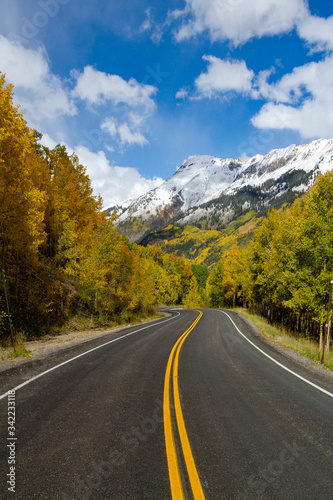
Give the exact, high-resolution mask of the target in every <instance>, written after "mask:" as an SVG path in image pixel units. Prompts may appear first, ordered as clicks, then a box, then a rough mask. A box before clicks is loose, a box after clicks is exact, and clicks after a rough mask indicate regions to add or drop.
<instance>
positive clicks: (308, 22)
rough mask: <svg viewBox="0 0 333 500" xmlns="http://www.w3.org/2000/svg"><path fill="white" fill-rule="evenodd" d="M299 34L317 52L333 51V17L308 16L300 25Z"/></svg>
mask: <svg viewBox="0 0 333 500" xmlns="http://www.w3.org/2000/svg"><path fill="white" fill-rule="evenodd" d="M298 33H299V36H300V37H301V38H303V39H304V40H306V41H307V42H308V43H309V45H311V46H312V47H313V50H316V51H332V50H333V16H331V17H328V18H327V19H325V18H322V17H317V16H311V15H307V16H305V17H304V18H303V19H302V20H301V21H300V22H299V23H298Z"/></svg>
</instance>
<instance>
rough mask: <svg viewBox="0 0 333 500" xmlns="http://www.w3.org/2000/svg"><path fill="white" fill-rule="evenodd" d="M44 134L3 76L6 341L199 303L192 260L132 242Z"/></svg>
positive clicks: (1, 235)
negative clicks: (44, 143)
mask: <svg viewBox="0 0 333 500" xmlns="http://www.w3.org/2000/svg"><path fill="white" fill-rule="evenodd" d="M40 139H41V134H39V133H37V132H36V131H35V130H32V129H30V128H29V127H28V126H27V124H26V122H25V120H24V118H23V114H22V113H21V112H20V110H19V107H15V106H14V105H13V87H12V86H11V85H7V86H6V84H5V78H4V75H1V74H0V268H1V273H2V270H3V273H2V276H1V281H0V344H1V343H2V344H6V343H8V339H9V338H10V339H11V342H12V343H13V341H15V339H16V342H15V343H16V346H15V350H16V351H18V350H19V349H20V350H22V347H21V342H20V341H19V339H21V338H36V337H38V336H42V335H44V334H46V333H52V332H56V331H61V330H64V329H66V328H75V327H76V326H77V327H78V328H80V326H81V325H82V324H89V327H90V328H91V327H93V326H106V325H110V324H124V323H129V322H133V321H140V320H142V319H143V318H147V317H151V316H152V315H154V314H155V306H156V305H160V304H166V305H168V304H182V303H187V304H191V303H193V301H195V300H197V298H198V286H197V281H196V279H195V277H194V275H193V272H192V270H191V265H190V262H189V261H187V260H185V259H182V258H180V257H175V256H173V255H168V254H164V253H163V252H162V251H161V250H160V249H158V248H153V247H150V246H148V247H147V248H143V247H140V246H138V245H131V244H130V243H129V240H128V239H127V238H126V237H124V236H121V235H119V234H118V233H117V230H116V228H115V221H116V218H117V215H116V214H115V213H114V214H112V215H111V216H109V215H108V214H107V213H105V212H104V211H103V210H102V199H101V198H100V197H96V196H94V195H93V190H92V187H91V182H90V179H89V177H88V175H87V172H86V169H85V167H84V166H82V165H81V164H80V162H79V159H78V157H77V156H76V155H75V154H72V155H70V154H69V153H68V152H67V151H66V148H65V146H62V145H60V144H59V145H57V146H56V147H55V148H54V149H52V150H51V149H48V148H46V147H43V146H42V145H41V144H40ZM3 274H4V276H5V280H4V279H3ZM6 295H7V299H8V307H7V300H6ZM8 308H9V313H10V316H9V314H8ZM10 319H11V321H9V320H10ZM75 325H76V326H75ZM11 326H12V328H10V327H11Z"/></svg>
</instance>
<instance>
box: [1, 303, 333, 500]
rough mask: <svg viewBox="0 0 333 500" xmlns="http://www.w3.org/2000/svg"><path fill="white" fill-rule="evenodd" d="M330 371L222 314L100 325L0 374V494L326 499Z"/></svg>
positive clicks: (332, 448)
mask: <svg viewBox="0 0 333 500" xmlns="http://www.w3.org/2000/svg"><path fill="white" fill-rule="evenodd" d="M102 343H103V344H104V345H101V344H102ZM87 346H88V347H87ZM86 351H89V352H86ZM72 358H74V359H72ZM59 365H61V366H59ZM47 370H48V372H47V373H45V372H46V371H47ZM32 378H34V379H33V380H31V379H32ZM331 380H332V379H330V378H329V377H325V376H324V375H321V374H320V372H316V371H312V370H310V369H308V368H305V367H303V366H302V365H300V364H297V363H295V362H293V361H291V360H289V359H288V358H286V357H285V356H283V355H282V354H279V353H278V352H277V351H276V350H274V349H273V348H271V347H270V346H268V345H267V344H266V343H264V342H262V341H261V340H260V338H258V337H257V336H256V335H254V333H253V330H252V328H251V326H250V325H249V324H248V323H247V322H246V321H245V320H244V319H243V318H242V317H240V316H239V315H237V314H236V313H233V312H222V311H217V310H208V309H203V310H202V311H177V312H176V311H175V312H172V316H171V317H168V318H166V319H163V320H158V321H155V322H153V323H150V324H148V325H145V326H141V327H132V328H127V329H124V330H123V331H121V332H117V334H114V333H113V334H112V333H110V337H103V341H101V340H94V341H91V342H89V344H87V343H85V344H84V346H81V347H76V348H74V349H69V350H66V352H65V353H64V352H62V353H60V354H59V355H57V356H53V357H51V358H50V359H49V360H44V361H43V362H39V363H38V362H32V363H31V364H30V365H27V366H25V367H22V368H21V369H16V370H11V371H9V372H7V373H6V372H3V373H2V374H1V375H0V387H1V391H0V393H1V395H2V398H1V400H0V418H1V421H0V438H1V443H0V444H1V470H0V472H1V484H0V486H1V490H0V498H15V499H27V500H32V499H50V500H56V499H61V500H69V499H75V500H76V499H79V500H83V499H93V500H99V499H103V500H104V499H122V500H126V499H154V500H155V499H156V500H161V499H162V500H163V499H174V500H182V499H193V498H194V499H195V500H197V499H204V498H206V499H218V500H220V499H240V500H242V499H247V498H249V499H252V498H259V499H279V500H280V499H298V500H299V499H302V500H303V499H321V500H325V499H332V498H333V467H332V466H333V425H332V424H333V384H332V382H331ZM19 386H21V387H19ZM15 387H16V390H15V391H13V393H9V394H7V391H8V390H10V389H13V388H15ZM10 488H11V490H10Z"/></svg>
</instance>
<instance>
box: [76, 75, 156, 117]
mask: <svg viewBox="0 0 333 500" xmlns="http://www.w3.org/2000/svg"><path fill="white" fill-rule="evenodd" d="M72 76H73V77H75V78H76V80H77V82H76V87H75V89H74V91H73V95H74V96H75V97H79V98H80V99H82V100H85V101H87V102H88V103H89V104H105V103H106V102H107V101H111V102H112V103H113V104H115V105H117V104H119V103H125V104H127V105H128V106H130V107H138V106H142V107H143V108H144V109H146V110H152V109H154V107H155V103H154V101H153V100H152V96H153V95H155V94H156V92H157V88H156V87H153V86H152V85H145V84H143V83H139V82H137V81H136V80H135V79H134V78H130V80H129V81H128V82H127V81H126V80H124V79H123V78H122V77H121V76H118V75H110V74H107V73H103V72H102V71H98V70H96V69H94V68H93V67H92V66H86V67H85V68H84V70H83V73H79V72H76V71H73V72H72Z"/></svg>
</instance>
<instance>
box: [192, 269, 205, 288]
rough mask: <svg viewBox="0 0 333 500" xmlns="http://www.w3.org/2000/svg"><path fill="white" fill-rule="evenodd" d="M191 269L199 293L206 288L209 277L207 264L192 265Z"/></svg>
mask: <svg viewBox="0 0 333 500" xmlns="http://www.w3.org/2000/svg"><path fill="white" fill-rule="evenodd" d="M191 269H192V273H193V274H194V276H195V278H196V280H197V283H198V289H199V291H200V290H203V289H204V288H206V282H207V279H208V276H209V269H208V266H207V264H192V265H191Z"/></svg>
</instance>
